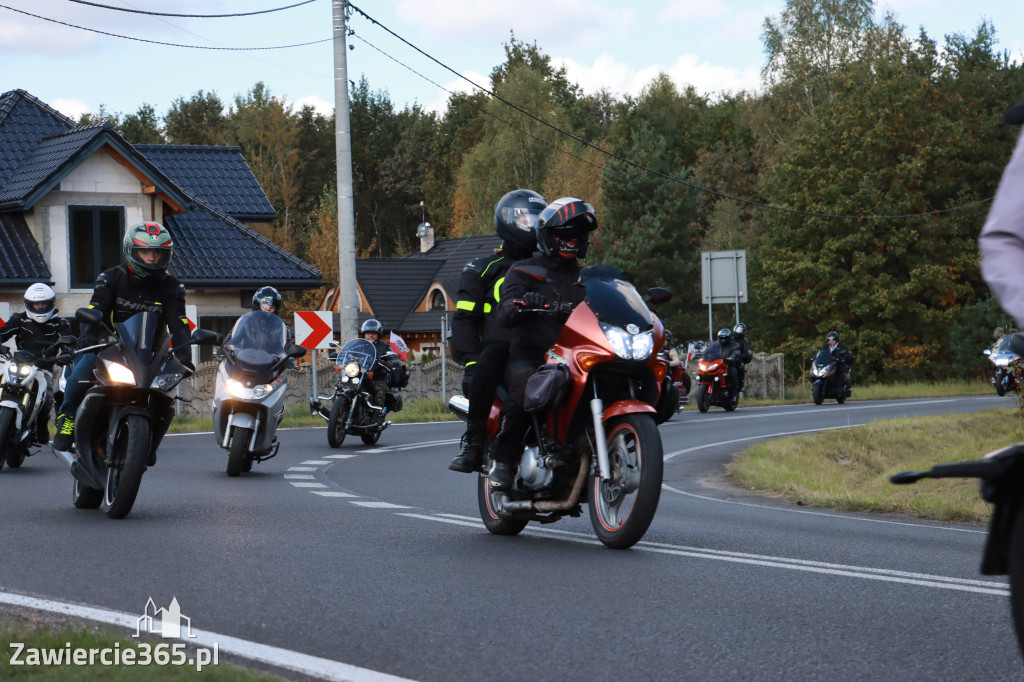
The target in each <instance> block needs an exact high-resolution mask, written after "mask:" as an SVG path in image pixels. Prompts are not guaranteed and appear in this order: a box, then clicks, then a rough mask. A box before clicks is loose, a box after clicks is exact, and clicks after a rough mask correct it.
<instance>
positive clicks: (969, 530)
mask: <svg viewBox="0 0 1024 682" xmlns="http://www.w3.org/2000/svg"><path fill="white" fill-rule="evenodd" d="M661 489H662V490H667V491H669V492H671V493H676V494H677V495H685V496H687V497H695V498H697V499H698V500H707V501H709V502H721V503H723V504H738V505H740V506H741V507H754V508H756V509H772V510H774V511H781V512H788V513H790V514H810V515H812V516H827V517H829V518H832V519H839V520H842V521H866V522H868V523H886V524H891V525H894V526H911V527H913V528H931V529H934V530H951V531H955V532H958V533H986V534H987V533H988V530H987V529H986V530H974V529H973V528H954V527H952V526H938V525H935V526H933V525H929V524H924V523H911V522H909V521H890V520H888V519H871V518H867V517H864V516H848V515H846V514H841V513H831V514H830V513H828V512H820V511H810V510H808V509H789V508H788V507H772V506H770V505H767V504H754V503H753V502H739V501H738V500H721V499H718V498H717V497H707V496H705V495H698V494H696V493H688V492H686V491H685V490H678V489H676V488H673V487H672V486H670V485H666V484H664V483H662V484H661Z"/></svg>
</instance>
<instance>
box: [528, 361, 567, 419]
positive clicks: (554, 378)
mask: <svg viewBox="0 0 1024 682" xmlns="http://www.w3.org/2000/svg"><path fill="white" fill-rule="evenodd" d="M568 392H569V369H568V368H567V367H566V366H565V365H563V364H560V363H555V362H552V363H548V364H546V365H544V366H543V367H541V368H540V369H539V370H537V372H536V373H535V374H534V375H533V376H531V377H530V378H529V379H527V381H526V394H525V396H524V398H523V409H524V410H526V411H527V412H544V411H547V410H550V409H551V408H553V407H556V406H557V405H560V404H561V403H562V401H563V400H565V396H566V394H568Z"/></svg>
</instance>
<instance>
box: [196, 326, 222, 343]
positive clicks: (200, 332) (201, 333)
mask: <svg viewBox="0 0 1024 682" xmlns="http://www.w3.org/2000/svg"><path fill="white" fill-rule="evenodd" d="M223 341H224V336H223V335H222V334H218V333H217V332H215V331H211V330H209V329H196V330H195V331H194V332H192V343H193V344H194V345H196V346H215V345H220V344H221V343H222V342H223Z"/></svg>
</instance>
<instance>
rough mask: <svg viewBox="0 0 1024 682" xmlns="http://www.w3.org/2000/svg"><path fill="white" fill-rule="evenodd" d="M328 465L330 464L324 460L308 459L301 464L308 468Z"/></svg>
mask: <svg viewBox="0 0 1024 682" xmlns="http://www.w3.org/2000/svg"><path fill="white" fill-rule="evenodd" d="M330 463H331V462H328V461H327V460H324V459H310V460H306V461H305V462H303V464H305V465H308V466H321V467H322V466H323V465H325V464H330Z"/></svg>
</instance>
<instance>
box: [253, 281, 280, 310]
mask: <svg viewBox="0 0 1024 682" xmlns="http://www.w3.org/2000/svg"><path fill="white" fill-rule="evenodd" d="M264 306H266V307H269V308H270V310H267V311H266V312H268V313H276V314H278V315H280V314H281V294H280V292H278V290H277V289H275V288H274V287H263V288H261V289H257V290H256V293H255V294H253V295H252V309H253V310H263V309H264Z"/></svg>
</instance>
